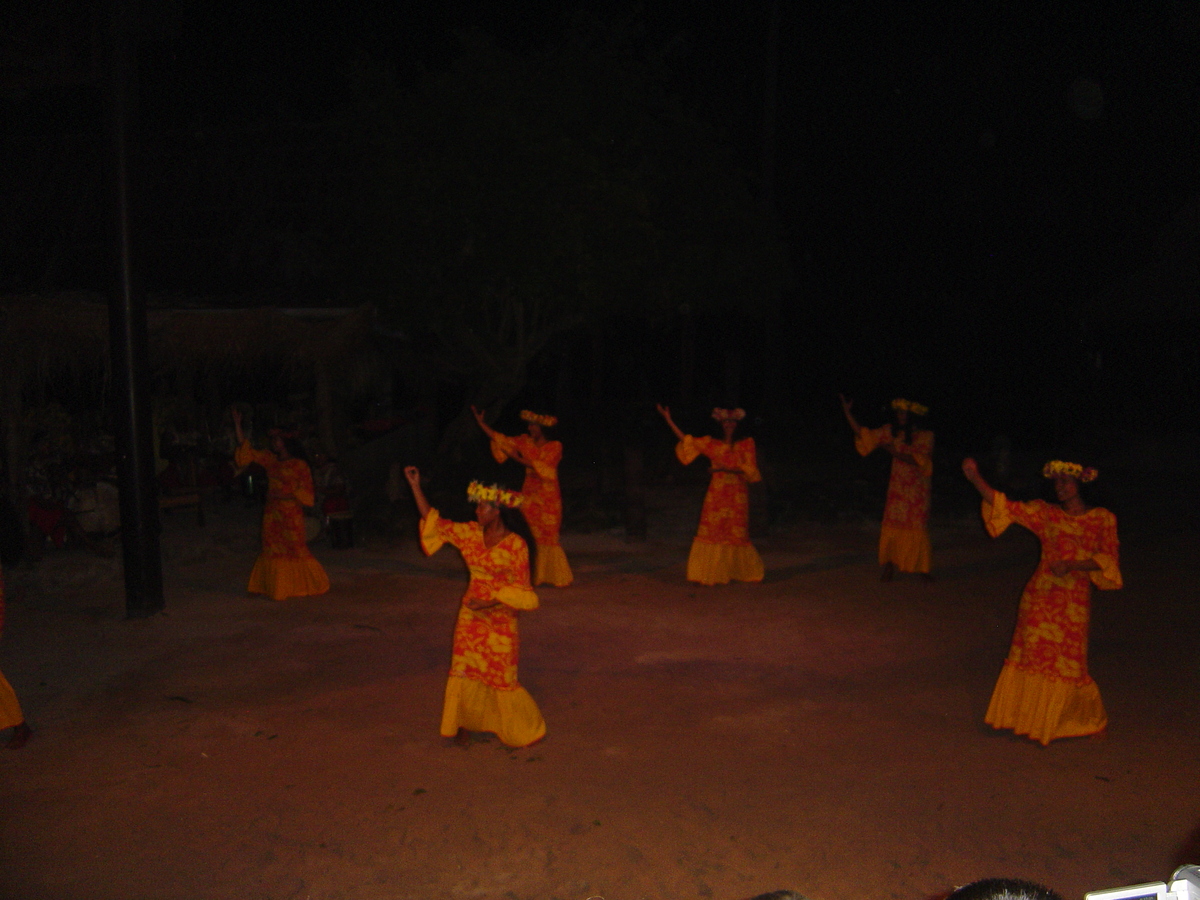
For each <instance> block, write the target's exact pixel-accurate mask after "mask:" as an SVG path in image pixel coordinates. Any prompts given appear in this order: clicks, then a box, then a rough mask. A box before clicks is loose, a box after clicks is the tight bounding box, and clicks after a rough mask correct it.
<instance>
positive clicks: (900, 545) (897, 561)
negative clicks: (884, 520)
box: [879, 525, 933, 574]
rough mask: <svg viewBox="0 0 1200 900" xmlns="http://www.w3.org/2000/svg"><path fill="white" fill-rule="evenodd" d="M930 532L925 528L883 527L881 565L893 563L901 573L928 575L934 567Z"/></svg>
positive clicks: (880, 547)
mask: <svg viewBox="0 0 1200 900" xmlns="http://www.w3.org/2000/svg"><path fill="white" fill-rule="evenodd" d="M932 561H933V552H932V550H931V549H930V546H929V532H928V531H926V530H925V529H924V528H893V527H891V526H888V525H884V526H883V531H881V532H880V534H879V564H880V565H881V566H885V565H887V564H888V563H891V564H892V565H893V566H895V567H896V569H897V570H898V571H900V572H914V573H920V574H927V573H928V572H929V571H930V569H931V568H932V566H933V562H932Z"/></svg>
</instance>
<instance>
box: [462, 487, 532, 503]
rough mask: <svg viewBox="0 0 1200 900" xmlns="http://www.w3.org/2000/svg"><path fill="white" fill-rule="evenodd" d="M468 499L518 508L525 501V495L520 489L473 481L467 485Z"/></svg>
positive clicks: (473, 501)
mask: <svg viewBox="0 0 1200 900" xmlns="http://www.w3.org/2000/svg"><path fill="white" fill-rule="evenodd" d="M467 499H468V500H470V501H471V502H472V503H491V504H493V505H495V506H507V507H509V508H510V509H516V508H517V507H518V506H520V505H521V504H522V503H524V502H525V495H524V494H522V493H521V492H520V491H509V490H505V489H504V488H502V487H500V486H499V485H496V484H483V483H482V482H479V481H472V482H471V483H470V484H469V485H467Z"/></svg>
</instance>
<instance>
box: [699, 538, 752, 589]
mask: <svg viewBox="0 0 1200 900" xmlns="http://www.w3.org/2000/svg"><path fill="white" fill-rule="evenodd" d="M763 574H764V570H763V561H762V557H761V556H759V555H758V551H757V550H755V549H754V547H753V545H751V544H709V543H707V542H704V541H698V540H697V541H692V551H691V553H689V554H688V564H687V578H688V581H695V582H698V583H699V584H728V583H729V582H730V581H762V580H763Z"/></svg>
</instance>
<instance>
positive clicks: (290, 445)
mask: <svg viewBox="0 0 1200 900" xmlns="http://www.w3.org/2000/svg"><path fill="white" fill-rule="evenodd" d="M281 440H282V441H283V446H284V448H285V449H286V450H287V452H288V456H290V457H292V459H298V460H300V461H301V462H302V463H304V464H306V465H311V464H312V462H311V460H309V458H308V451H307V450H306V449H305V448H304V442H303V441H301V440H300V438H298V437H291V436H284V437H282V438H281Z"/></svg>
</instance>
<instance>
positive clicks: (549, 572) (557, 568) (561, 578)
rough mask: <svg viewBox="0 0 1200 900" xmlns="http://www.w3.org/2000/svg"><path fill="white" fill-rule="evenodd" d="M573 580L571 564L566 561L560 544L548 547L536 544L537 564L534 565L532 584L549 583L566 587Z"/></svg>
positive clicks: (565, 555) (535, 585)
mask: <svg viewBox="0 0 1200 900" xmlns="http://www.w3.org/2000/svg"><path fill="white" fill-rule="evenodd" d="M574 580H575V576H574V574H572V572H571V566H570V565H569V564H568V563H567V554H566V553H564V552H563V548H562V545H561V544H553V545H551V546H549V547H543V546H542V545H541V544H538V546H537V564H536V566H535V567H534V573H533V586H534V587H537V586H538V585H539V584H550V585H553V586H554V587H566V586H567V585H568V584H570V583H571V582H572V581H574Z"/></svg>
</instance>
